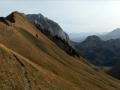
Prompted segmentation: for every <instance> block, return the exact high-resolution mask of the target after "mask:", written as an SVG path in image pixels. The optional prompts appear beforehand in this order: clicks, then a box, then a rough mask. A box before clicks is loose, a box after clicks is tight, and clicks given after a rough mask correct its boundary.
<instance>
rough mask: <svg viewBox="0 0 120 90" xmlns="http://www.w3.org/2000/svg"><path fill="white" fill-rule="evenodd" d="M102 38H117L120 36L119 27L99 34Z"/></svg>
mask: <svg viewBox="0 0 120 90" xmlns="http://www.w3.org/2000/svg"><path fill="white" fill-rule="evenodd" d="M99 37H100V38H101V39H102V40H105V41H106V40H110V39H119V38H120V28H116V29H114V30H113V31H112V32H109V33H107V34H105V35H101V36H99Z"/></svg>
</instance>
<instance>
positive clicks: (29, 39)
mask: <svg viewBox="0 0 120 90" xmlns="http://www.w3.org/2000/svg"><path fill="white" fill-rule="evenodd" d="M0 43H1V44H0V90H41V89H42V90H46V89H47V90H120V82H119V81H118V80H116V79H114V78H112V77H110V76H108V75H107V74H105V73H103V72H101V71H98V70H94V69H92V68H91V67H90V65H88V64H86V63H85V62H84V58H82V57H81V58H79V59H78V58H74V57H71V56H69V55H68V54H66V53H65V52H64V51H63V50H61V49H60V48H58V46H57V45H56V44H54V43H53V42H52V41H51V40H49V39H48V38H47V37H46V36H45V35H43V34H42V33H41V32H40V31H39V30H38V29H36V27H34V26H33V25H32V24H31V23H30V22H28V21H27V19H26V18H25V17H23V16H22V15H21V14H19V13H18V12H14V13H12V14H11V15H10V16H8V18H7V20H5V22H0Z"/></svg>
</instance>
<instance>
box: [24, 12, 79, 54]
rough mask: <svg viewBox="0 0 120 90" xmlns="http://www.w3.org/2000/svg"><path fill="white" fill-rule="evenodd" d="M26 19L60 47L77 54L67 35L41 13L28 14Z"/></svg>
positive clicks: (69, 52)
mask: <svg viewBox="0 0 120 90" xmlns="http://www.w3.org/2000/svg"><path fill="white" fill-rule="evenodd" d="M26 17H27V19H28V20H29V21H30V22H32V23H33V24H34V25H35V26H36V27H37V28H38V29H39V30H41V32H43V33H44V34H45V35H46V36H47V37H49V38H50V39H51V40H52V41H54V42H55V43H56V44H57V45H58V46H59V47H60V48H61V49H63V50H64V51H65V52H67V53H68V54H69V55H71V56H79V54H78V53H77V51H76V50H75V49H74V46H73V45H72V43H71V41H70V39H69V36H68V34H67V33H65V32H64V31H63V29H62V28H61V27H60V26H59V24H57V23H56V22H54V21H52V20H50V19H48V18H46V17H44V16H43V15H42V14H28V15H26Z"/></svg>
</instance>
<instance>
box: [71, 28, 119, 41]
mask: <svg viewBox="0 0 120 90" xmlns="http://www.w3.org/2000/svg"><path fill="white" fill-rule="evenodd" d="M92 35H96V36H99V37H100V38H101V39H102V40H105V41H106V40H110V39H118V38H120V28H116V29H114V30H113V31H111V32H82V33H70V34H69V37H70V39H71V40H72V41H74V42H82V41H84V40H85V39H86V38H87V37H88V36H92Z"/></svg>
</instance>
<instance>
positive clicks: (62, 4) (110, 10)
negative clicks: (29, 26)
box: [0, 0, 120, 33]
mask: <svg viewBox="0 0 120 90" xmlns="http://www.w3.org/2000/svg"><path fill="white" fill-rule="evenodd" d="M12 11H20V12H23V13H27V14H29V13H42V14H43V15H44V16H46V17H48V18H50V19H52V20H54V21H56V22H58V23H59V24H60V25H61V27H62V28H63V30H64V31H66V32H68V33H71V32H74V33H79V32H107V31H112V30H113V29H115V28H119V27H120V1H119V0H1V1H0V16H6V15H8V14H9V13H11V12H12Z"/></svg>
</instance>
